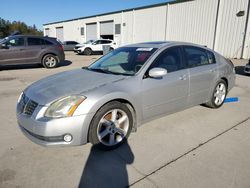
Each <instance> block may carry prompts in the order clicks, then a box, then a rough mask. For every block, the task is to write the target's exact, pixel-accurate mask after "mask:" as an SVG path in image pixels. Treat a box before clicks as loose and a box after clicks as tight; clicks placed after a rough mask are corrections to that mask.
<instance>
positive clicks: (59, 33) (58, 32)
mask: <svg viewBox="0 0 250 188" xmlns="http://www.w3.org/2000/svg"><path fill="white" fill-rule="evenodd" d="M56 38H57V39H59V40H60V41H61V42H63V40H64V39H63V27H57V28H56Z"/></svg>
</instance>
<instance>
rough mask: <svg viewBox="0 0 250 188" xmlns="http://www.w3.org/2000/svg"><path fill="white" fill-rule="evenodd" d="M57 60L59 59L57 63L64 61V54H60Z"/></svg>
mask: <svg viewBox="0 0 250 188" xmlns="http://www.w3.org/2000/svg"><path fill="white" fill-rule="evenodd" d="M58 58H59V62H61V61H64V60H65V54H64V52H62V53H61V54H59V55H58Z"/></svg>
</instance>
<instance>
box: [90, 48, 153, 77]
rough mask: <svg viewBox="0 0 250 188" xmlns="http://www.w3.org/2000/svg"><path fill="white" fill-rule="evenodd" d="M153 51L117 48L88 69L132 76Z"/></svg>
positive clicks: (151, 49)
mask: <svg viewBox="0 0 250 188" xmlns="http://www.w3.org/2000/svg"><path fill="white" fill-rule="evenodd" d="M155 50H156V49H155V48H137V47H124V48H119V49H117V50H114V51H112V52H110V53H109V54H107V55H105V56H103V57H102V58H101V59H99V60H97V61H96V62H95V63H94V64H92V65H90V66H89V67H88V69H90V70H93V71H100V72H105V73H111V74H112V73H113V74H122V75H134V74H136V73H137V72H138V71H139V70H140V68H141V67H142V66H143V65H144V63H145V62H146V61H147V60H148V58H149V57H150V56H151V55H152V54H153V53H154V52H155Z"/></svg>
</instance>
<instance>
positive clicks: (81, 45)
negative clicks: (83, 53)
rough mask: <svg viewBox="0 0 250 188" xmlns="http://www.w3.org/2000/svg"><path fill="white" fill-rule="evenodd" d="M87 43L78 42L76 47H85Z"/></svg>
mask: <svg viewBox="0 0 250 188" xmlns="http://www.w3.org/2000/svg"><path fill="white" fill-rule="evenodd" d="M84 45H85V44H77V45H75V47H83V46H84Z"/></svg>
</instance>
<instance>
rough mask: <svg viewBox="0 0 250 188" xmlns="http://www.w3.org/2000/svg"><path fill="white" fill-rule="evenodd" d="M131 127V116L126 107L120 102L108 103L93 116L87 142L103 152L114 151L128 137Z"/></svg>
mask: <svg viewBox="0 0 250 188" xmlns="http://www.w3.org/2000/svg"><path fill="white" fill-rule="evenodd" d="M132 125H133V116H132V113H131V111H130V110H129V109H128V107H127V106H126V105H125V104H123V103H120V102H116V101H115V102H110V103H108V104H106V105H104V106H103V107H102V108H101V109H100V110H99V111H98V112H97V113H96V115H95V116H94V118H93V120H92V122H91V124H90V130H89V141H90V142H91V143H92V144H93V145H97V147H99V148H100V149H103V150H111V149H115V148H117V147H118V146H120V145H121V144H122V143H123V142H124V141H125V140H126V139H127V138H128V137H129V135H130V132H131V129H132Z"/></svg>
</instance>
